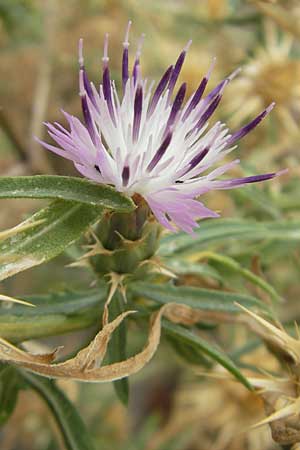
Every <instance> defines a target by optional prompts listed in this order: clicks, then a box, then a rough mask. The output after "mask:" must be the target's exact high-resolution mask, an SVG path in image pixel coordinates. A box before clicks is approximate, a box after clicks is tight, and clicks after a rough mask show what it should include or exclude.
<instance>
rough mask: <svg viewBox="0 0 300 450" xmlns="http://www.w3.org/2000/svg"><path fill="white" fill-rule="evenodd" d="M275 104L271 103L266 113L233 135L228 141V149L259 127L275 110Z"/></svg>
mask: <svg viewBox="0 0 300 450" xmlns="http://www.w3.org/2000/svg"><path fill="white" fill-rule="evenodd" d="M274 106H275V103H274V102H273V103H271V105H269V106H268V107H267V108H266V109H265V110H264V111H262V112H261V113H260V114H259V115H258V116H257V117H255V119H253V120H251V122H249V123H248V124H247V125H245V126H243V127H242V128H240V129H239V130H238V131H236V132H235V133H233V135H232V136H231V137H230V138H229V139H228V141H227V147H229V146H231V145H233V144H234V143H235V142H236V141H238V140H239V139H242V138H243V137H244V136H245V135H246V134H248V133H249V132H250V131H252V130H253V129H254V128H255V127H257V125H258V124H259V123H260V122H261V121H262V120H263V119H264V117H266V115H268V114H269V112H270V111H272V109H273V108H274Z"/></svg>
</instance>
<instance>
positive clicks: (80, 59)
mask: <svg viewBox="0 0 300 450" xmlns="http://www.w3.org/2000/svg"><path fill="white" fill-rule="evenodd" d="M78 62H79V67H83V65H84V59H83V39H82V38H80V39H79V43H78Z"/></svg>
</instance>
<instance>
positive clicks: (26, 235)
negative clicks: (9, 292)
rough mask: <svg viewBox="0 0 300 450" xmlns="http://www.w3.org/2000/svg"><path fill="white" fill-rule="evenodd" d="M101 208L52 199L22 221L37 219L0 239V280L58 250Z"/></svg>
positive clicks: (66, 245)
mask: <svg viewBox="0 0 300 450" xmlns="http://www.w3.org/2000/svg"><path fill="white" fill-rule="evenodd" d="M103 213H104V208H102V207H100V206H97V207H95V206H91V205H86V204H81V203H75V202H70V201H65V200H55V201H54V202H53V203H51V204H50V205H49V206H48V207H46V208H44V209H42V210H40V211H38V212H37V213H36V214H34V215H33V216H31V217H30V218H29V219H28V220H26V221H25V222H24V223H23V224H22V225H24V224H25V225H26V224H30V223H33V222H39V221H40V222H41V223H40V224H39V225H37V226H35V227H32V228H30V227H29V228H27V229H26V230H25V231H21V232H20V233H18V234H16V235H14V236H12V237H11V238H9V239H6V240H4V241H2V242H0V280H4V279H5V278H7V277H10V276H12V275H14V274H16V273H18V272H21V271H23V270H26V269H29V268H30V267H34V266H37V265H39V264H42V263H44V262H46V261H49V260H50V259H52V258H54V257H55V256H57V255H59V254H60V253H62V252H63V251H64V250H65V249H66V248H67V247H68V246H69V245H70V244H72V243H73V242H74V241H76V240H77V239H78V238H79V237H80V236H81V235H82V234H83V233H84V232H85V231H86V230H87V229H88V227H89V226H91V225H92V224H93V223H95V222H96V221H97V220H99V219H100V218H101V217H102V215H103Z"/></svg>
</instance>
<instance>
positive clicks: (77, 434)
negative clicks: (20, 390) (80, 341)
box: [19, 370, 95, 450]
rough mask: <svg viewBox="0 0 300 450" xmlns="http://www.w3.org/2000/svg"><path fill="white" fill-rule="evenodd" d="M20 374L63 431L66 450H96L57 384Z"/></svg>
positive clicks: (32, 375) (71, 405)
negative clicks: (46, 406) (44, 403)
mask: <svg viewBox="0 0 300 450" xmlns="http://www.w3.org/2000/svg"><path fill="white" fill-rule="evenodd" d="M19 373H20V376H22V377H23V378H24V380H25V381H26V382H27V383H28V384H29V386H31V387H32V388H33V389H34V390H35V391H36V392H37V393H38V394H39V395H40V396H41V397H42V398H43V399H44V400H45V402H46V403H47V405H48V407H49V409H50V411H51V412H52V414H53V416H54V418H55V421H56V423H57V425H58V427H59V429H60V431H61V434H62V437H63V440H64V444H65V446H66V449H67V450H94V449H95V447H94V445H93V443H92V440H91V434H90V433H89V432H88V430H87V429H86V427H85V425H84V423H83V421H82V419H81V417H80V415H79V414H78V412H77V410H76V409H75V407H74V406H73V404H72V403H71V402H70V400H69V399H68V398H67V397H66V396H65V394H64V393H63V392H62V391H61V390H60V389H59V388H58V387H57V386H56V384H55V382H53V381H51V380H47V379H45V378H42V377H39V376H37V375H34V374H32V373H28V372H25V371H21V370H20V371H19Z"/></svg>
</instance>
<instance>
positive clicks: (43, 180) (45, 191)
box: [0, 175, 134, 211]
mask: <svg viewBox="0 0 300 450" xmlns="http://www.w3.org/2000/svg"><path fill="white" fill-rule="evenodd" d="M0 198H50V199H51V198H52V199H63V200H71V201H76V202H81V203H87V204H89V205H95V206H104V207H105V208H109V209H113V210H116V211H132V210H133V209H134V203H133V201H132V200H131V199H129V198H128V197H125V195H122V194H120V193H119V192H117V191H116V190H115V189H113V188H112V187H110V186H107V185H103V184H97V183H93V182H92V181H89V180H87V179H84V178H78V177H65V176H57V175H35V176H28V177H0Z"/></svg>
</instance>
